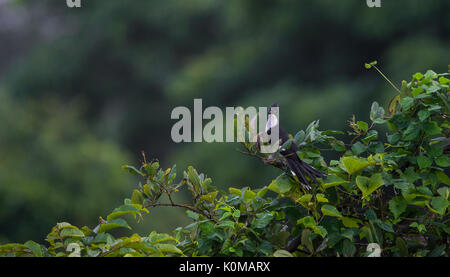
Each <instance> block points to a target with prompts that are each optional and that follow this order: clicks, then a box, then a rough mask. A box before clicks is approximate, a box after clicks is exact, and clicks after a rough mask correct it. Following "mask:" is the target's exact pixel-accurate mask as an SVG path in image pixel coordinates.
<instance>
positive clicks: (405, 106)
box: [400, 97, 414, 111]
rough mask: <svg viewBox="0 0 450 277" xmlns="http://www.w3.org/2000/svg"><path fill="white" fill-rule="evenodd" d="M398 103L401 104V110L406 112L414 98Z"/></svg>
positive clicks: (403, 99) (404, 99) (406, 98)
mask: <svg viewBox="0 0 450 277" xmlns="http://www.w3.org/2000/svg"><path fill="white" fill-rule="evenodd" d="M400 103H401V106H402V109H403V110H404V111H407V110H409V108H411V106H412V105H413V104H414V98H412V97H405V98H402V99H401V101H400Z"/></svg>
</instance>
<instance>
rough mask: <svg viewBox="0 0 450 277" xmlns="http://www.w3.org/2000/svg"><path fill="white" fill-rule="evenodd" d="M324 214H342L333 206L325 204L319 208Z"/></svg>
mask: <svg viewBox="0 0 450 277" xmlns="http://www.w3.org/2000/svg"><path fill="white" fill-rule="evenodd" d="M320 210H321V211H322V213H323V214H324V215H328V216H333V217H342V214H341V213H340V212H339V211H338V210H337V209H336V207H335V206H332V205H328V204H325V205H323V206H322V208H321V209H320Z"/></svg>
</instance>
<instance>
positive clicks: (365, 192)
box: [356, 173, 384, 198]
mask: <svg viewBox="0 0 450 277" xmlns="http://www.w3.org/2000/svg"><path fill="white" fill-rule="evenodd" d="M383 185H384V181H383V177H382V176H381V174H380V173H376V174H373V175H372V176H371V177H370V178H368V177H365V176H357V177H356V186H357V187H358V188H359V189H360V190H361V192H362V198H366V197H367V196H369V195H370V194H371V193H372V192H374V191H375V190H377V189H378V188H379V187H381V186H383Z"/></svg>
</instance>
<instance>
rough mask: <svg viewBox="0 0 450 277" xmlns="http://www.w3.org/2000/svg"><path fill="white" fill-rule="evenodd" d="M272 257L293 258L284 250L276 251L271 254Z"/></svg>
mask: <svg viewBox="0 0 450 277" xmlns="http://www.w3.org/2000/svg"><path fill="white" fill-rule="evenodd" d="M273 256H274V257H278V258H282V257H294V256H292V254H291V253H290V252H289V251H286V250H282V249H280V250H277V251H275V253H273Z"/></svg>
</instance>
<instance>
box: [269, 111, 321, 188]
mask: <svg viewBox="0 0 450 277" xmlns="http://www.w3.org/2000/svg"><path fill="white" fill-rule="evenodd" d="M274 108H278V104H277V103H275V104H272V105H271V106H270V109H269V112H268V120H267V124H266V128H265V132H266V133H267V134H268V135H270V134H271V130H272V128H274V127H277V125H278V130H279V131H278V132H279V139H280V144H279V145H280V146H279V147H280V148H281V147H282V146H283V144H284V143H285V142H287V141H288V140H289V134H288V133H287V132H286V131H285V130H284V129H283V128H282V127H281V125H280V123H279V120H278V117H277V114H278V113H274ZM269 143H270V141H269ZM279 150H280V154H281V155H282V156H283V158H284V162H285V163H286V165H287V167H288V168H289V170H290V173H291V175H292V177H294V176H297V178H298V180H299V181H300V183H301V185H302V186H303V187H304V188H305V189H307V190H310V189H311V183H310V181H308V179H307V178H309V179H310V180H311V181H312V182H313V183H315V184H316V185H319V182H318V181H317V178H322V179H324V178H326V177H327V175H326V174H325V173H323V172H321V171H319V170H317V169H316V168H314V167H312V166H310V165H309V164H307V163H306V162H304V161H302V160H301V159H300V157H299V156H298V155H297V151H299V147H298V146H297V145H296V144H295V142H294V141H292V143H291V144H290V146H289V148H287V149H279ZM294 179H295V178H294Z"/></svg>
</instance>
